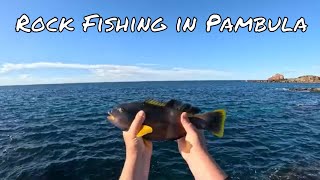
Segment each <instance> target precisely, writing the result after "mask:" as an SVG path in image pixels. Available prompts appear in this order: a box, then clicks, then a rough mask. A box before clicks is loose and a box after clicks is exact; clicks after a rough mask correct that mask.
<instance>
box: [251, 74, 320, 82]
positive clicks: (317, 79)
mask: <svg viewBox="0 0 320 180" xmlns="http://www.w3.org/2000/svg"><path fill="white" fill-rule="evenodd" d="M249 82H279V83H320V77H319V76H312V75H307V76H300V77H297V78H288V79H286V78H284V76H283V75H282V74H275V75H274V76H272V77H270V78H269V79H268V80H251V81H249Z"/></svg>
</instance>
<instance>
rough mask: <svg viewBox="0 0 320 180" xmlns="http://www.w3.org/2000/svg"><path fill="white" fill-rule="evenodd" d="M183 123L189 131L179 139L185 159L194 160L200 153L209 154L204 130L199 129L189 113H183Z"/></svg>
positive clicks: (180, 148)
mask: <svg viewBox="0 0 320 180" xmlns="http://www.w3.org/2000/svg"><path fill="white" fill-rule="evenodd" d="M181 124H182V126H183V127H184V129H185V131H186V132H187V134H186V136H185V137H183V138H180V139H178V140H177V142H178V148H179V151H180V153H181V155H182V157H183V158H184V160H185V161H187V162H188V161H192V159H193V158H197V157H199V155H200V154H207V148H206V144H205V138H204V135H203V132H200V131H199V130H197V129H196V128H195V127H194V126H193V125H192V124H191V122H190V121H189V119H188V116H187V113H185V112H184V113H182V114H181Z"/></svg>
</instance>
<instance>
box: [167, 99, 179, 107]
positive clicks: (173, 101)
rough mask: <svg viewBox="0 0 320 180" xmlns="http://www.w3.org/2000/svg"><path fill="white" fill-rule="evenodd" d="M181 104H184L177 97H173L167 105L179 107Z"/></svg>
mask: <svg viewBox="0 0 320 180" xmlns="http://www.w3.org/2000/svg"><path fill="white" fill-rule="evenodd" d="M181 105H182V102H181V101H178V100H175V99H171V100H170V101H168V102H167V103H166V106H167V107H170V108H178V107H179V106H181Z"/></svg>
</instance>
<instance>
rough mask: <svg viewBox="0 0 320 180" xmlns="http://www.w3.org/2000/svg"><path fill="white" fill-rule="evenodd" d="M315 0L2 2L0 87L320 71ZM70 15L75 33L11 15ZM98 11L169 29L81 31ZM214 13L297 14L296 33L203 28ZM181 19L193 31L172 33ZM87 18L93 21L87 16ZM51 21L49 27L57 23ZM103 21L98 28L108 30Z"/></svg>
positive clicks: (32, 17) (235, 16)
mask: <svg viewBox="0 0 320 180" xmlns="http://www.w3.org/2000/svg"><path fill="white" fill-rule="evenodd" d="M319 7H320V1H318V0H306V1H292V0H290V1H289V0H282V1H276V0H269V1H261V0H247V1H231V0H224V1H212V0H203V1H190V0H174V1H173V0H163V1H147V0H140V1H121V0H108V1H104V0H100V1H85V0H77V1H75V0H74V1H71V0H70V1H62V0H56V1H44V0H29V1H18V0H11V1H4V2H1V7H0V42H1V43H0V85H23V84H52V83H77V82H114V81H158V80H247V79H266V78H268V77H270V76H272V75H273V74H275V73H282V74H284V75H285V77H297V76H300V75H307V74H308V75H309V74H311V75H320V61H319V57H320V49H319V41H320V11H319ZM23 14H26V15H27V16H28V17H29V18H30V23H29V24H28V25H27V26H26V27H29V28H30V27H31V24H32V22H34V21H35V20H36V19H37V18H38V17H40V16H41V17H42V18H43V19H44V21H45V22H47V21H49V20H50V19H51V18H54V17H57V18H58V19H59V21H58V22H60V20H61V18H63V17H65V18H67V19H69V18H73V19H74V22H72V23H71V25H72V26H73V27H74V28H75V30H74V31H73V32H69V31H67V30H64V31H63V32H61V33H60V32H48V31H46V30H44V31H42V32H38V33H35V32H31V33H26V32H23V31H20V32H16V31H15V26H16V23H17V19H18V18H20V17H21V16H22V15H23ZM90 14H99V15H100V16H101V18H103V20H105V19H108V18H110V17H119V19H120V20H121V22H122V23H124V19H125V17H128V19H129V20H130V22H131V19H132V18H133V17H135V18H136V19H137V21H138V20H139V19H140V18H141V17H143V18H147V17H150V18H151V19H152V21H154V20H156V19H157V18H159V17H162V18H163V23H164V24H165V25H166V26H167V29H166V30H164V31H161V32H151V30H149V31H148V32H143V31H141V32H133V33H132V32H123V31H120V32H115V31H112V32H108V33H106V32H98V30H97V27H96V26H95V27H90V28H88V31H87V32H83V31H82V23H83V22H84V21H85V20H84V17H85V16H87V15H90ZM212 14H219V15H220V16H221V19H222V21H223V20H224V19H226V18H228V17H230V18H231V21H232V23H233V24H235V23H236V21H237V19H238V18H239V17H242V18H243V19H244V20H247V19H248V18H250V17H252V18H255V17H265V18H266V19H267V20H268V19H272V20H273V22H274V23H276V22H277V19H278V18H279V17H281V18H284V17H287V18H288V19H289V20H288V24H287V27H293V26H294V25H295V23H296V21H297V20H298V19H299V18H301V17H303V18H305V22H306V24H307V25H308V28H307V31H306V32H305V33H302V32H301V31H298V32H295V33H293V32H290V33H283V32H281V30H280V29H279V30H278V31H276V32H269V31H265V32H262V33H255V32H254V31H252V32H248V30H247V28H240V29H239V30H238V32H237V33H235V32H227V30H225V31H224V32H219V28H220V27H221V24H222V23H221V24H220V25H217V26H213V27H212V28H211V32H206V21H207V20H208V18H209V17H210V16H211V15H212ZM179 17H181V18H182V19H183V20H184V19H185V18H187V17H190V18H194V17H195V18H197V24H196V28H195V29H194V31H193V32H180V33H178V32H177V31H176V29H175V28H176V21H177V19H178V18H179ZM92 22H98V21H97V20H92ZM57 26H58V25H57V24H53V25H52V27H55V28H56V27H57ZM107 27H108V26H107V25H103V26H102V29H105V28H107Z"/></svg>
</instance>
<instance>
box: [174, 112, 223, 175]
mask: <svg viewBox="0 0 320 180" xmlns="http://www.w3.org/2000/svg"><path fill="white" fill-rule="evenodd" d="M181 124H182V126H183V127H184V129H185V131H186V132H187V134H186V136H185V137H183V138H181V139H179V140H177V142H178V148H179V151H180V153H181V155H182V157H183V158H184V160H185V161H186V162H187V163H188V166H189V168H190V170H191V172H192V174H193V176H194V178H195V179H217V180H224V179H226V178H227V175H226V174H225V173H224V172H223V170H222V169H221V168H220V167H219V165H218V164H216V162H215V161H214V159H213V158H212V157H211V156H210V154H209V152H208V150H207V148H206V144H205V138H204V136H203V134H202V133H200V132H199V131H198V130H197V129H196V128H195V127H194V126H193V125H192V124H191V123H190V121H189V119H188V116H187V114H186V113H182V114H181Z"/></svg>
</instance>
